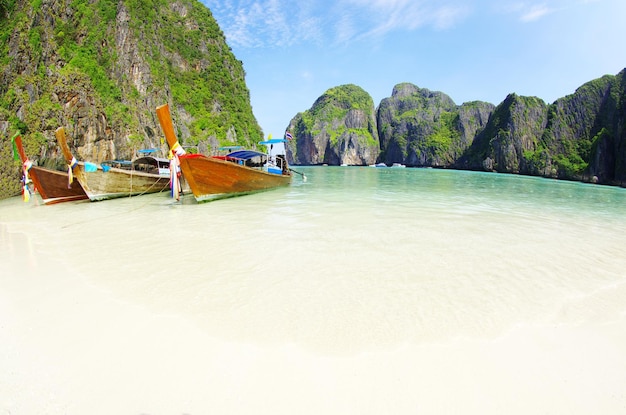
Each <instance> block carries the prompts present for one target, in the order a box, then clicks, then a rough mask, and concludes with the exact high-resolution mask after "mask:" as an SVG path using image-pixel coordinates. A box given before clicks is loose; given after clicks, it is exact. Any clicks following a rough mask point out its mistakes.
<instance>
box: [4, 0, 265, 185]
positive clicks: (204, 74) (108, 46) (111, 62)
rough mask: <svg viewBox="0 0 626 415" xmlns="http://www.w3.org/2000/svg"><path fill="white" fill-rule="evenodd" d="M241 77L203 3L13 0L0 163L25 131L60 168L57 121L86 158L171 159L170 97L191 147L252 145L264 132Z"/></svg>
mask: <svg viewBox="0 0 626 415" xmlns="http://www.w3.org/2000/svg"><path fill="white" fill-rule="evenodd" d="M3 5H4V3H3ZM244 77H245V73H244V70H243V65H242V63H241V62H240V61H239V60H237V59H236V58H235V56H234V55H233V53H232V51H231V50H230V48H229V47H228V45H227V44H226V42H225V38H224V35H223V33H222V32H221V30H220V28H219V27H218V25H217V23H216V22H215V20H214V19H213V17H212V15H211V12H210V11H209V10H208V9H207V8H206V7H205V6H204V5H202V4H201V3H200V2H198V1H196V0H175V1H168V0H141V1H140V0H117V1H111V0H36V1H26V0H15V1H12V2H7V3H6V6H5V8H4V10H0V134H1V137H2V145H3V147H4V151H3V152H0V157H2V155H3V154H6V153H8V151H7V149H6V147H7V146H8V144H7V143H8V137H10V136H11V135H13V133H14V132H15V131H18V130H19V131H21V132H22V134H23V136H24V139H25V141H26V145H27V147H28V150H29V154H30V156H31V157H32V158H33V159H35V161H36V162H38V163H39V164H45V165H49V166H54V165H59V164H62V162H61V160H62V158H61V156H60V154H59V152H58V150H57V146H56V142H55V140H54V130H55V129H56V128H57V127H59V126H65V127H66V129H67V130H68V134H69V136H70V137H71V145H72V147H74V149H75V151H76V153H77V156H78V157H80V158H83V159H87V160H91V161H101V160H104V159H111V158H132V157H133V156H134V155H135V154H136V153H135V152H136V150H138V149H140V148H148V147H156V148H159V149H161V150H162V151H163V152H162V153H161V155H164V154H165V151H166V150H167V145H166V144H165V143H164V140H163V139H162V137H161V135H162V134H161V130H160V127H159V124H158V121H157V120H156V116H155V109H156V107H157V106H158V105H161V104H163V103H166V102H167V103H170V107H171V108H172V115H173V118H174V122H175V125H176V127H177V128H178V133H179V137H180V138H181V142H182V143H183V145H185V144H186V145H191V146H197V147H199V148H200V150H202V151H210V148H211V147H216V146H218V145H221V144H242V145H252V146H253V145H254V144H255V143H256V142H258V141H259V140H260V139H262V137H263V134H262V131H261V128H260V127H259V125H258V123H257V121H256V119H255V117H254V115H253V113H252V108H251V105H250V98H249V91H248V89H247V86H246V84H245V79H244ZM9 164H10V167H8V166H9ZM7 168H8V169H9V170H12V171H11V172H9V173H8V175H9V176H10V177H13V176H15V177H18V175H17V174H18V173H16V170H15V165H14V164H11V163H9V162H8V161H7V159H6V158H5V159H1V158H0V170H1V171H2V172H4V173H0V174H5V175H6V174H7ZM5 181H6V180H5ZM16 181H17V179H16V180H15V182H16ZM9 182H11V183H13V181H12V180H9Z"/></svg>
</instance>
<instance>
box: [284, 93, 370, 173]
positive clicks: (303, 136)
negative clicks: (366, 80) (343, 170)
mask: <svg viewBox="0 0 626 415" xmlns="http://www.w3.org/2000/svg"><path fill="white" fill-rule="evenodd" d="M288 130H289V131H291V132H292V134H293V135H294V136H295V137H298V139H297V140H295V142H292V143H290V145H288V147H287V156H288V158H289V160H290V161H291V162H293V163H295V164H308V165H315V164H332V165H341V164H353V165H367V164H371V163H374V162H375V161H376V158H377V157H378V153H379V140H378V131H377V128H376V118H375V116H374V101H373V100H372V97H371V96H370V95H369V94H368V93H366V92H365V91H364V90H363V89H361V88H359V87H357V86H355V85H342V86H339V87H336V88H332V89H329V90H328V91H326V93H324V95H322V96H321V97H319V98H318V99H317V101H316V102H315V103H314V104H313V106H312V107H311V109H310V110H307V111H305V112H304V113H299V114H297V115H296V116H295V117H294V118H293V119H292V120H291V122H290V123H289V127H288Z"/></svg>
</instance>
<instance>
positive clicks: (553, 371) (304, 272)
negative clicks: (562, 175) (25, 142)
mask: <svg viewBox="0 0 626 415" xmlns="http://www.w3.org/2000/svg"><path fill="white" fill-rule="evenodd" d="M296 170H298V171H301V172H303V173H304V174H305V175H306V176H307V180H306V181H303V180H301V178H300V177H299V176H295V177H294V181H293V184H292V185H291V186H290V187H288V188H284V189H278V190H273V191H270V192H265V193H259V194H255V195H249V196H245V197H239V198H233V199H226V200H222V201H217V202H212V203H205V204H196V203H195V202H194V201H193V200H192V198H191V196H190V195H188V196H185V197H184V198H183V202H182V203H180V202H178V203H177V202H174V201H172V200H171V199H170V198H169V197H168V196H167V195H165V194H157V195H146V196H141V197H136V198H126V199H118V200H111V201H104V202H98V203H89V202H78V203H65V204H59V205H53V206H42V205H40V202H39V199H37V198H34V200H32V201H31V202H30V203H23V202H22V201H21V200H20V199H19V198H12V199H8V200H4V201H0V235H1V238H0V252H1V253H0V261H2V264H4V265H3V268H4V271H3V272H2V277H0V288H1V289H2V294H0V299H2V300H4V301H3V304H4V305H3V306H0V311H1V312H3V315H4V317H3V318H2V319H3V321H4V324H3V329H2V330H1V331H0V333H2V337H0V340H2V344H3V346H0V351H2V352H4V353H3V355H4V356H6V358H5V360H4V361H0V370H1V369H5V370H2V373H4V375H0V386H4V387H7V388H9V389H8V390H13V391H14V392H15V393H14V396H15V398H14V400H10V399H9V400H7V398H4V401H3V400H2V399H3V398H0V409H3V408H4V409H5V410H6V411H8V413H19V412H22V411H19V409H37V410H41V409H44V410H45V409H46V408H48V409H50V408H53V409H59V410H61V409H63V408H66V410H67V409H68V408H69V410H67V411H66V412H64V413H80V412H81V410H84V409H86V408H92V409H93V406H94V404H95V402H96V401H97V400H98V398H99V397H100V394H99V393H93V392H88V391H87V390H85V389H84V388H85V387H86V386H85V384H87V385H89V384H93V385H100V386H101V387H102V388H104V390H109V391H111V390H113V391H115V392H116V393H117V394H120V396H121V398H119V399H118V400H117V401H116V403H109V404H108V406H105V407H104V408H106V410H109V413H110V410H113V411H117V412H119V410H122V411H124V412H125V413H163V412H159V411H162V410H163V409H157V408H166V409H168V410H169V412H167V413H192V412H194V411H195V412H198V413H200V412H201V411H204V413H206V410H207V409H208V408H218V409H222V410H226V411H234V410H236V412H237V413H293V412H299V413H321V412H324V413H346V412H349V413H381V412H383V413H384V412H392V413H414V410H415V408H416V407H421V408H423V411H422V413H482V414H484V413H502V410H503V409H506V412H507V413H529V412H531V413H536V412H537V410H540V409H541V410H543V409H546V408H547V409H552V410H553V411H556V412H557V413H565V412H567V413H589V411H590V410H593V411H595V412H601V413H618V412H619V409H620V408H621V409H623V407H624V405H625V404H626V395H625V393H624V390H626V387H625V386H626V375H625V374H624V373H626V370H623V369H626V358H625V357H626V356H625V354H624V352H623V350H626V348H622V347H621V346H623V345H626V340H625V336H626V334H624V330H622V329H623V328H624V326H625V324H624V323H625V322H624V320H625V316H626V272H625V270H626V255H625V254H624V250H623V249H624V246H626V192H625V191H624V189H620V188H613V187H603V186H594V185H588V184H582V183H576V182H564V181H556V180H548V179H542V178H535V177H524V176H513V175H502V174H491V173H478V172H461V171H450V170H437V169H410V168H404V169H403V168H400V169H396V168H370V167H299V168H296ZM90 304H94V305H95V306H94V308H93V309H92V307H91V306H90ZM94 309H95V310H97V311H94ZM33 310H39V311H37V312H35V311H33ZM90 314H91V318H89V316H90ZM51 316H57V317H58V319H61V320H63V321H64V323H59V322H58V321H55V319H53V318H51ZM70 316H71V318H70ZM81 316H82V317H81ZM68 318H70V321H72V322H73V323H72V324H68V323H67V321H68ZM94 320H97V321H99V322H100V325H104V327H105V328H106V329H105V330H104V333H106V335H105V334H103V332H102V330H101V329H99V328H98V325H95V324H93V321H94ZM28 327H30V330H28ZM181 327H183V328H184V329H181ZM55 332H56V333H59V332H61V333H63V334H64V336H65V340H59V339H58V338H57V337H55V334H54V333H55ZM87 333H88V335H87ZM173 335H175V336H174V337H176V338H177V339H178V340H176V341H175V340H174V339H173V338H172V336H173ZM124 337H132V338H133V339H134V341H135V343H136V344H128V343H124V344H123V346H122V345H120V341H122V340H121V339H123V338H124ZM90 339H94V340H90ZM155 339H158V341H159V344H161V345H155V344H154V342H155ZM69 341H72V342H74V343H76V342H78V344H82V345H83V346H86V348H87V349H88V350H90V352H87V351H85V348H80V347H77V346H72V347H69V350H71V351H73V355H74V356H78V359H77V361H78V362H81V364H77V365H76V367H74V368H73V369H71V370H68V369H67V368H65V367H64V365H62V364H59V363H58V362H60V361H65V360H70V361H71V360H72V356H73V355H72V354H71V353H68V342H69ZM147 343H149V345H148V344H147ZM190 343H193V344H190ZM112 345H113V349H115V350H117V352H116V353H117V355H116V358H115V359H114V358H113V357H109V358H105V359H104V360H102V358H100V360H101V362H100V363H97V362H94V360H95V357H94V354H93V352H94V351H97V352H103V351H105V350H106V349H107V348H111V346H112ZM146 347H148V348H150V350H151V352H148V355H149V356H152V358H153V359H158V361H159V362H161V363H160V364H162V365H165V366H166V367H167V368H168V370H169V371H170V372H169V373H162V372H160V371H155V369H154V367H153V366H151V365H150V364H149V362H147V361H143V359H144V358H143V357H140V356H141V353H142V351H141V350H145V348H146ZM164 348H165V349H164ZM23 349H26V350H29V351H28V352H22V351H21V350H23ZM209 350H210V351H212V352H213V353H214V355H210V354H209V355H207V354H206V353H205V352H206V351H209ZM22 353H23V354H24V355H21V354H22ZM104 354H106V353H104ZM34 356H38V358H37V359H39V360H37V359H35V360H36V361H38V362H40V364H39V365H36V366H32V367H30V369H28V370H26V371H25V373H23V374H19V375H18V374H17V373H18V372H20V364H19V362H23V361H24V360H25V359H26V358H31V360H32V358H34ZM114 361H120V362H122V365H123V366H124V367H129V368H132V367H135V366H134V365H140V367H141V370H140V371H139V372H140V373H141V374H139V375H137V374H136V375H134V376H131V378H133V379H134V378H135V377H136V379H137V380H136V381H131V382H130V384H131V386H130V387H128V385H127V389H129V390H130V391H132V392H128V393H123V392H122V391H121V390H118V388H119V387H120V386H117V382H119V379H118V378H117V377H116V376H113V375H111V374H110V372H107V368H108V367H109V366H111V364H112V362H114ZM136 362H143V363H141V364H139V363H136ZM224 362H231V363H230V364H226V363H224ZM453 362H454V364H453ZM194 365H195V366H199V367H202V368H203V370H202V371H200V372H197V371H196V369H193V367H194ZM3 366H4V367H3ZM81 366H83V367H84V366H87V367H92V369H93V371H92V372H93V374H87V373H85V371H83V370H82V369H81ZM322 368H323V369H322ZM135 369H137V367H135ZM126 370H128V371H130V369H123V368H122V369H119V371H120V373H124V374H126V375H128V373H127V372H126ZM103 372H105V373H109V376H104V377H103V379H104V380H100V381H99V380H97V379H96V377H95V376H96V375H95V374H97V373H99V374H100V375H102V373H103ZM11 373H13V375H11ZM133 373H137V370H134V371H133ZM207 373H211V375H210V376H209V375H208V374H207ZM42 374H43V375H45V376H42ZM470 374H471V375H470ZM205 376H206V377H210V378H211V380H210V381H208V380H207V378H206V377H205ZM181 377H182V378H187V379H189V380H188V381H182V384H183V385H185V386H186V387H187V388H188V392H187V393H182V395H184V396H185V397H186V398H185V399H182V398H181V393H180V390H179V388H180V386H176V384H174V383H173V378H177V379H180V378H181ZM243 378H245V380H244V379H243ZM34 379H38V380H36V381H34ZM68 379H71V380H68ZM166 379H167V380H166ZM192 379H193V380H194V381H195V383H193V384H192V383H190V380H192ZM268 379H269V380H271V381H272V382H271V383H273V385H274V386H273V387H270V386H269V385H266V383H267V381H268ZM61 381H63V382H61ZM253 381H254V382H253ZM135 382H137V384H135ZM142 382H143V384H144V386H143V388H142V387H140V386H139V385H140V384H141V383H142ZM31 383H32V384H35V385H37V384H38V385H39V387H40V388H41V389H43V390H47V391H49V393H50V394H51V395H54V396H55V398H54V399H52V398H45V397H42V398H40V399H38V400H37V399H35V400H34V401H32V400H29V399H27V395H25V392H24V391H23V389H20V388H18V386H20V385H21V386H24V384H31ZM60 383H64V384H65V385H66V387H67V385H68V384H69V385H70V387H69V392H61V391H60V386H59V385H60ZM121 383H122V384H124V382H123V381H122V382H121ZM133 385H134V386H133ZM209 386H210V387H211V388H213V389H215V390H218V391H221V392H222V398H219V397H218V396H217V395H215V396H214V395H213V394H210V396H205V395H204V394H203V391H206V389H207V388H208V387H209ZM227 386H228V387H230V388H234V389H237V390H239V391H240V394H239V395H237V394H236V393H234V392H232V391H230V392H229V391H227V390H226V389H227ZM27 390H28V388H27ZM89 390H91V389H89ZM20 391H21V392H20ZM140 391H143V395H142V393H141V392H140ZM172 391H178V392H179V393H178V394H176V393H174V394H171V392H172ZM494 392H497V393H495V394H494ZM78 395H80V396H81V398H80V399H78V401H76V397H77V396H78ZM237 396H239V398H237ZM390 396H393V397H394V400H393V401H390V400H389V397H390ZM264 397H265V398H264ZM520 397H521V398H523V400H524V402H525V403H520V402H519V400H520ZM264 399H265V400H264ZM515 405H517V407H515ZM132 410H135V412H132ZM50 412H51V413H55V411H54V410H51V411H50ZM105 412H106V411H104V412H103V413H105ZM195 412H194V413H195Z"/></svg>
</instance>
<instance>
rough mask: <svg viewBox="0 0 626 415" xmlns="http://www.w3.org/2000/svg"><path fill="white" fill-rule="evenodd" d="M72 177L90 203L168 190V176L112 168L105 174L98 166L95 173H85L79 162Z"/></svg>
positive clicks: (83, 165)
mask: <svg viewBox="0 0 626 415" xmlns="http://www.w3.org/2000/svg"><path fill="white" fill-rule="evenodd" d="M74 177H75V179H76V180H78V181H79V182H80V184H81V186H82V187H83V189H84V190H85V193H87V196H88V197H89V200H91V201H92V202H95V201H99V200H106V199H115V198H118V197H128V196H138V195H143V194H147V193H158V192H162V191H164V190H167V189H169V183H170V178H169V176H160V175H158V174H149V173H143V172H138V171H133V170H122V169H117V168H114V167H112V168H110V169H109V170H108V171H106V172H105V171H104V170H103V169H102V167H101V166H98V169H97V170H96V171H94V172H86V171H85V163H84V162H79V163H78V164H77V165H76V166H75V167H74Z"/></svg>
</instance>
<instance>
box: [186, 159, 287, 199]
mask: <svg viewBox="0 0 626 415" xmlns="http://www.w3.org/2000/svg"><path fill="white" fill-rule="evenodd" d="M179 160H180V168H181V172H182V174H183V177H184V178H185V180H186V181H187V184H188V185H189V188H190V189H191V192H192V193H193V195H194V197H195V199H196V200H197V201H198V202H206V201H211V200H216V199H223V198H227V197H234V196H240V195H245V194H249V193H255V192H262V191H265V190H270V189H274V188H277V187H283V186H288V185H289V183H290V182H291V176H290V175H282V174H272V173H267V172H265V171H263V170H259V169H255V168H251V167H246V166H242V165H239V164H236V163H233V162H231V161H224V160H220V159H216V158H212V157H207V156H204V155H198V154H185V155H182V156H180V157H179Z"/></svg>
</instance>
